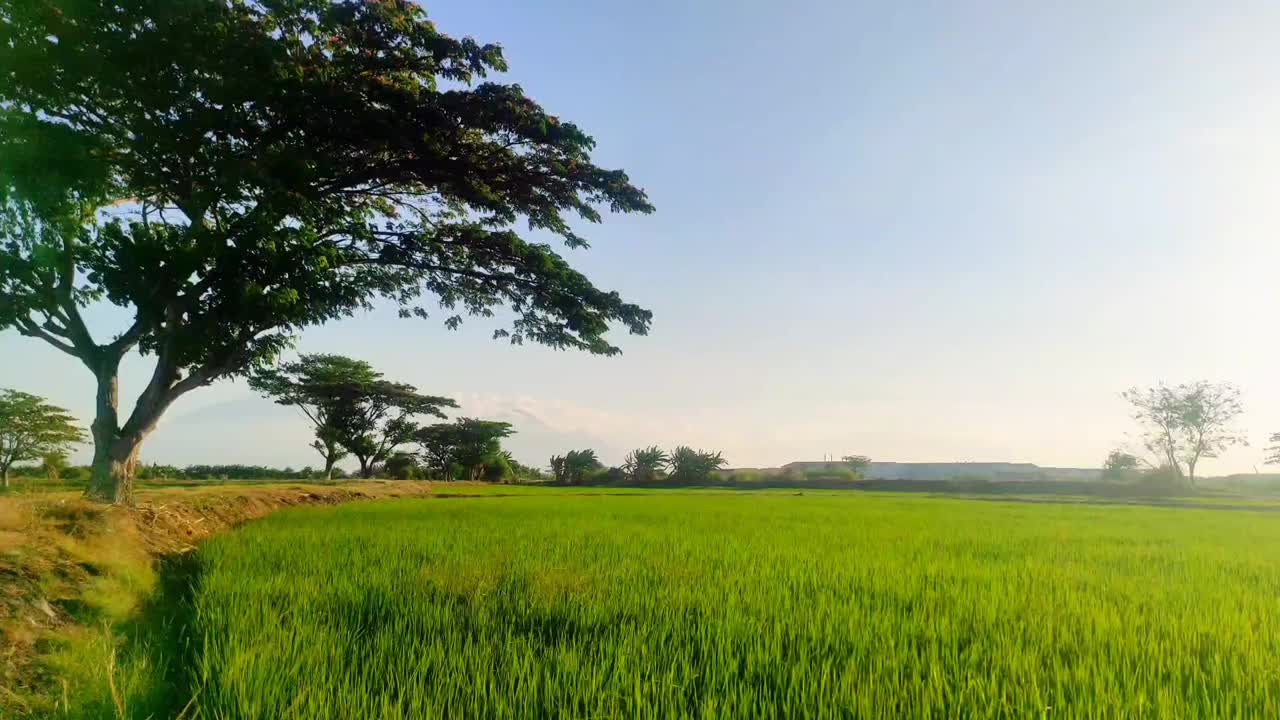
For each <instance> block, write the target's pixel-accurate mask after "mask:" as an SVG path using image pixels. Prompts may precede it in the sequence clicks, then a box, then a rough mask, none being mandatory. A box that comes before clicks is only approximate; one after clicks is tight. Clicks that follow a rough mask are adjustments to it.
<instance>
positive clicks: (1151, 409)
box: [1123, 380, 1248, 487]
mask: <svg viewBox="0 0 1280 720" xmlns="http://www.w3.org/2000/svg"><path fill="white" fill-rule="evenodd" d="M1123 397H1124V399H1125V400H1128V401H1129V403H1130V404H1131V405H1132V406H1133V418H1134V419H1135V420H1137V421H1138V422H1140V423H1142V424H1143V426H1144V427H1145V432H1144V434H1143V437H1142V440H1143V443H1144V444H1145V445H1146V447H1147V449H1148V450H1150V451H1151V452H1152V453H1154V454H1155V455H1156V456H1157V458H1158V459H1159V463H1156V464H1159V465H1166V466H1168V467H1169V468H1171V469H1173V471H1174V472H1176V473H1177V474H1178V476H1179V477H1180V478H1185V479H1186V481H1187V483H1188V484H1189V485H1191V486H1192V487H1194V486H1195V481H1196V466H1197V465H1199V463H1200V460H1202V459H1204V458H1213V457H1217V456H1218V455H1219V454H1220V453H1222V451H1224V450H1226V449H1227V448H1229V447H1231V446H1232V445H1246V444H1248V443H1247V442H1246V440H1245V438H1244V436H1243V435H1241V434H1240V433H1239V432H1238V431H1236V430H1235V429H1234V428H1233V427H1232V424H1233V423H1234V422H1235V420H1236V418H1238V417H1240V415H1241V414H1242V413H1243V412H1244V407H1243V406H1242V405H1241V404H1240V389H1239V388H1237V387H1236V386H1235V385H1233V384H1231V383H1211V382H1208V381H1206V380H1199V381H1196V382H1193V383H1183V384H1181V385H1177V386H1175V387H1170V386H1167V385H1164V384H1160V385H1157V386H1155V387H1150V388H1145V389H1140V388H1136V387H1135V388H1130V389H1129V390H1126V391H1125V392H1124V393H1123ZM1184 467H1185V471H1184Z"/></svg>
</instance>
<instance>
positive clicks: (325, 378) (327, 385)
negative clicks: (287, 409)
mask: <svg viewBox="0 0 1280 720" xmlns="http://www.w3.org/2000/svg"><path fill="white" fill-rule="evenodd" d="M380 378H381V375H380V374H379V373H377V372H376V371H375V370H374V369H373V367H372V366H371V365H369V363H367V362H364V361H363V360H354V359H352V358H349V357H344V356H342V355H327V354H319V353H317V354H309V355H308V354H304V355H301V356H299V358H298V359H297V360H294V361H290V362H285V363H280V365H278V366H276V367H268V368H261V369H259V370H256V371H254V372H253V373H252V374H251V375H250V376H249V387H251V388H253V389H254V390H257V391H258V392H260V393H262V394H263V395H266V396H268V397H270V398H272V399H273V400H275V401H276V402H277V403H279V404H281V405H288V406H292V407H296V408H298V409H299V410H300V411H302V414H303V415H306V416H307V419H308V420H310V421H311V423H312V425H313V426H314V428H315V436H316V439H315V440H314V441H312V443H311V447H313V448H315V450H316V452H318V453H320V456H321V457H323V458H324V476H325V479H327V480H329V479H332V478H333V466H334V464H335V463H337V462H338V461H339V460H341V459H342V458H344V457H346V456H347V455H348V454H350V453H349V451H348V450H346V449H345V448H343V447H342V444H341V443H340V442H339V436H340V433H341V430H342V428H341V427H340V425H339V420H340V417H339V416H340V415H341V413H343V412H348V411H351V410H353V409H354V408H355V402H354V400H355V397H356V396H357V395H358V394H359V393H360V392H361V388H363V387H365V386H367V385H371V384H372V383H374V382H376V381H378V380H379V379H380Z"/></svg>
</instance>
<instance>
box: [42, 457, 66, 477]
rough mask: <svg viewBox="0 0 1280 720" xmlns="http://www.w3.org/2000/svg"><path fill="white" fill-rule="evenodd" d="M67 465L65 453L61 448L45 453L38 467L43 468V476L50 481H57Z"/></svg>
mask: <svg viewBox="0 0 1280 720" xmlns="http://www.w3.org/2000/svg"><path fill="white" fill-rule="evenodd" d="M67 467H68V463H67V454H66V453H65V452H63V451H61V450H55V451H53V452H48V453H45V454H44V457H43V458H41V460H40V469H41V470H44V476H45V477H46V478H48V480H49V482H51V483H56V482H58V480H60V479H61V478H62V474H63V473H65V472H66V471H67Z"/></svg>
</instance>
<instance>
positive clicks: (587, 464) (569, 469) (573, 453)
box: [553, 449, 604, 485]
mask: <svg viewBox="0 0 1280 720" xmlns="http://www.w3.org/2000/svg"><path fill="white" fill-rule="evenodd" d="M553 459H554V458H553ZM602 468H604V465H602V464H601V463H600V458H598V457H596V451H595V450H591V449H587V450H570V451H569V452H568V453H566V454H565V456H564V481H565V482H567V483H570V484H572V485H578V484H581V483H582V481H583V480H586V479H587V476H588V475H589V474H591V473H592V472H594V471H596V470H600V469H602Z"/></svg>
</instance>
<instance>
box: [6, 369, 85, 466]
mask: <svg viewBox="0 0 1280 720" xmlns="http://www.w3.org/2000/svg"><path fill="white" fill-rule="evenodd" d="M75 422H76V419H75V418H74V417H71V415H70V414H68V413H67V411H66V410H64V409H62V408H60V407H57V406H56V405H50V404H49V403H48V402H46V401H45V399H44V398H42V397H39V396H37V395H31V394H30V393H24V392H21V391H18V390H0V488H8V487H9V468H10V467H12V466H13V464H14V463H15V462H22V461H25V460H40V459H41V458H43V457H44V456H46V455H51V454H54V453H65V452H66V451H67V450H69V449H70V448H71V447H73V446H75V445H78V444H80V443H82V442H84V440H85V436H84V431H83V430H81V429H80V428H79V427H77V426H76V424H75Z"/></svg>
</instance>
